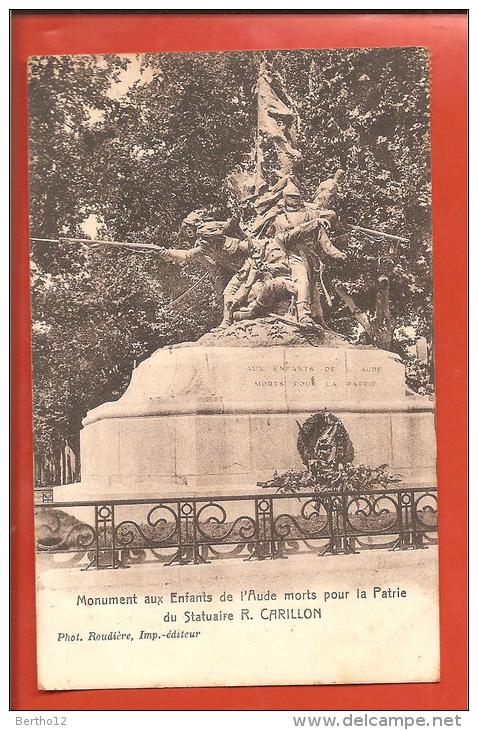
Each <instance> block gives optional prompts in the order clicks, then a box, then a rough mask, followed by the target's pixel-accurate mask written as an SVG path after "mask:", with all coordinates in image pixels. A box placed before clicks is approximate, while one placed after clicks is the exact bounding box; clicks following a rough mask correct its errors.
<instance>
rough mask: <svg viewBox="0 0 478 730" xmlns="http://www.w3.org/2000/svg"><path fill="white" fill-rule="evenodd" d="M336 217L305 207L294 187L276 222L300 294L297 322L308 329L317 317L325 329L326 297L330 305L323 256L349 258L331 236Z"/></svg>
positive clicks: (286, 192) (286, 193) (286, 195)
mask: <svg viewBox="0 0 478 730" xmlns="http://www.w3.org/2000/svg"><path fill="white" fill-rule="evenodd" d="M334 217H335V213H334V211H331V210H323V211H322V210H318V209H317V208H316V207H315V206H314V205H307V206H306V205H304V203H303V202H302V198H301V195H300V192H299V189H298V188H297V186H296V185H295V184H294V183H292V182H290V183H289V184H288V185H287V186H286V187H285V188H284V204H283V212H282V213H281V214H280V215H278V216H277V217H276V219H275V221H274V228H275V235H276V237H277V240H278V241H280V243H281V244H282V246H283V247H284V249H285V251H286V252H287V254H288V260H289V266H290V268H291V272H292V279H293V281H294V284H295V289H296V292H297V302H296V306H297V319H298V321H299V323H300V324H303V325H306V326H313V325H314V323H315V322H314V317H315V321H316V322H317V323H318V324H320V325H322V326H323V325H324V316H323V310H322V304H321V301H320V300H321V298H322V296H324V297H325V298H326V300H327V301H328V303H330V298H329V297H328V294H327V291H326V289H325V287H324V284H323V280H322V270H323V266H324V264H323V261H322V258H323V255H324V254H325V255H327V256H330V257H331V258H335V259H340V260H344V259H345V258H346V254H345V253H343V252H342V251H340V250H339V249H338V248H336V247H335V246H334V245H333V243H332V241H331V240H330V238H329V237H328V235H327V230H329V229H330V227H331V221H332V220H333V218H334Z"/></svg>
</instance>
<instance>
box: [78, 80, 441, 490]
mask: <svg viewBox="0 0 478 730" xmlns="http://www.w3.org/2000/svg"><path fill="white" fill-rule="evenodd" d="M259 81H260V83H259V88H260V93H259V94H258V104H259V112H258V118H259V133H258V134H259V142H261V140H262V141H263V140H264V139H266V138H267V140H268V142H269V144H273V145H274V146H275V150H276V168H275V171H274V175H275V182H272V179H271V174H269V179H267V171H266V170H265V169H263V167H262V165H263V161H262V160H263V157H258V161H257V169H256V182H255V189H254V190H253V191H252V193H251V191H250V190H249V191H248V194H247V195H245V196H244V197H243V198H242V200H241V201H239V203H238V206H237V210H236V211H234V213H233V215H232V216H231V218H230V219H228V220H227V221H216V220H214V219H213V217H212V216H210V215H208V214H207V212H206V211H201V210H196V211H193V213H191V214H190V215H189V216H188V217H187V218H186V219H185V220H184V221H183V224H182V226H181V230H180V236H179V240H180V241H182V242H183V245H184V247H183V248H177V249H172V248H171V249H159V248H158V251H159V254H160V255H161V256H162V258H163V259H165V260H167V261H170V262H173V263H180V264H182V263H187V262H188V261H191V260H195V261H199V262H201V263H202V264H203V265H204V267H205V268H206V270H207V271H208V272H209V274H210V275H211V277H212V281H213V284H214V287H215V290H216V295H217V297H218V299H219V300H220V301H222V304H223V314H222V320H221V323H220V325H219V326H218V327H217V328H216V329H213V330H212V331H211V332H209V333H206V334H205V335H204V336H203V337H202V338H200V339H199V340H198V341H197V342H194V343H181V344H177V345H173V346H171V347H165V348H162V349H160V350H158V351H156V352H155V353H154V354H153V355H151V357H149V358H148V359H147V360H145V361H144V362H142V363H141V364H140V365H139V366H138V367H137V368H135V370H134V371H133V374H132V378H131V382H130V384H129V387H128V388H127V390H126V392H125V393H124V395H123V396H122V397H121V398H120V399H119V400H118V401H116V402H112V403H104V404H103V405H101V406H99V407H98V408H95V409H94V410H92V411H90V412H89V413H88V415H87V416H86V418H85V419H84V422H83V430H82V432H81V461H82V485H81V497H82V498H83V499H85V498H98V497H99V496H101V498H103V497H109V498H128V497H129V498H134V497H151V498H156V497H161V496H164V497H174V496H183V495H185V496H193V495H202V496H203V495H207V494H211V495H213V494H214V495H229V494H241V493H251V492H254V491H257V489H258V487H257V483H258V482H263V481H267V480H269V479H270V478H271V477H272V475H273V474H274V472H282V471H286V470H289V469H300V468H301V467H302V463H301V459H300V455H299V453H298V450H297V436H298V431H299V429H300V427H301V425H302V424H303V423H304V422H305V421H306V420H307V419H308V418H309V417H310V416H312V415H313V414H317V413H321V412H323V411H327V412H329V413H331V414H333V415H334V416H335V417H337V418H338V419H340V422H341V424H343V427H344V428H345V429H346V432H347V434H348V438H349V439H350V442H351V444H352V446H353V454H354V459H355V462H356V463H365V464H368V465H371V466H378V465H380V464H388V465H389V466H390V468H391V470H392V471H393V472H394V473H398V474H400V475H401V477H402V480H403V481H404V483H409V484H413V485H420V484H431V483H434V482H435V454H434V448H435V433H434V408H433V402H432V401H431V400H430V399H429V398H428V397H423V396H422V397H420V396H417V395H414V394H412V393H411V392H410V391H409V389H408V388H407V386H406V384H405V368H404V364H403V363H402V362H401V361H400V358H399V357H398V356H397V355H395V354H393V353H391V352H389V351H387V350H385V349H381V348H380V347H377V346H376V345H377V343H382V342H386V341H388V339H389V337H388V334H387V332H385V336H384V331H385V330H386V325H387V323H388V322H389V320H390V317H389V312H387V306H386V305H387V302H385V305H384V306H383V307H382V316H381V318H380V328H381V329H379V328H377V337H376V338H375V339H374V336H373V331H372V330H370V331H369V335H370V339H371V340H372V342H373V343H374V344H373V345H370V346H357V345H356V346H353V345H351V344H349V343H348V342H347V341H346V340H345V338H343V337H341V336H340V335H338V334H336V333H334V332H332V331H331V330H330V329H329V328H328V327H327V325H326V318H325V317H324V308H325V307H326V306H327V305H329V306H330V304H331V298H330V295H329V293H328V292H327V288H326V286H325V283H324V277H323V271H324V268H325V266H326V265H327V260H328V258H330V257H331V258H336V259H345V258H346V253H345V252H344V251H342V250H340V249H339V248H338V247H336V246H335V245H334V243H333V242H332V241H333V238H334V231H335V229H336V226H337V214H336V210H335V203H336V200H337V194H338V190H339V187H340V181H341V179H342V177H343V174H344V171H343V170H337V172H336V174H335V175H334V176H333V177H332V178H330V179H329V180H325V181H323V182H322V183H321V184H320V185H319V187H318V188H317V191H316V194H315V196H314V199H313V201H311V202H309V203H307V202H304V201H303V199H302V196H301V192H300V185H299V182H298V179H297V176H296V167H297V161H298V160H299V159H300V152H299V151H298V150H297V149H296V142H295V132H294V120H295V113H294V111H293V110H291V109H290V108H288V107H287V105H286V104H285V102H284V99H285V98H286V97H285V94H284V93H283V90H282V93H281V92H280V91H279V90H278V89H277V86H276V85H275V82H274V79H273V76H272V75H271V73H270V71H268V70H267V69H266V68H265V67H263V68H262V69H261V74H260V79H259ZM259 148H260V144H258V149H259ZM269 173H270V171H269ZM390 238H394V237H393V236H390ZM380 281H381V285H380V286H381V297H382V299H381V301H382V302H383V301H385V300H386V297H387V292H388V289H387V283H388V282H387V277H386V275H383V276H382V277H381V280H380ZM344 296H346V295H344ZM348 300H350V297H349V298H348ZM348 300H347V301H348ZM348 306H349V307H350V309H351V311H352V312H353V311H354V310H353V304H352V305H351V304H350V303H349V301H348ZM376 319H378V318H376ZM387 338H388V339H387ZM77 494H79V490H77Z"/></svg>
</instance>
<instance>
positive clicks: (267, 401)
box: [81, 346, 436, 497]
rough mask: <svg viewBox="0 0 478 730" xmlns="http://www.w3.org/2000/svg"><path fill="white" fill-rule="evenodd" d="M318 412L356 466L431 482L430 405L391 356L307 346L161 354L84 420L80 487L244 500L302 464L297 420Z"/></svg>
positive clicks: (115, 493) (164, 351)
mask: <svg viewBox="0 0 478 730" xmlns="http://www.w3.org/2000/svg"><path fill="white" fill-rule="evenodd" d="M324 408H327V409H328V410H329V411H331V412H332V413H334V414H335V415H337V416H338V417H339V418H340V419H341V420H342V422H343V423H344V425H345V427H346V429H347V431H348V433H349V436H350V438H351V440H352V443H353V446H354V450H355V463H366V464H370V465H374V466H376V465H379V464H385V463H386V464H389V465H390V467H391V469H392V471H393V472H395V473H398V474H401V475H402V478H403V480H404V481H405V482H406V483H414V484H417V485H419V484H422V483H427V484H434V483H435V480H436V477H435V431H434V411H433V403H432V401H430V400H429V399H428V398H422V397H411V396H407V389H406V387H405V381H404V368H403V365H402V363H401V362H400V361H399V359H398V358H397V357H396V356H394V355H392V354H391V353H388V352H384V351H381V350H374V349H367V350H364V349H363V350H361V349H355V348H347V349H337V348H334V349H332V348H330V349H329V348H325V347H320V348H319V347H317V348H316V347H310V346H307V347H295V348H286V347H284V348H281V347H273V348H266V347H264V348H262V347H256V348H247V347H243V348H227V347H221V348H219V347H217V348H208V347H194V348H180V347H176V348H164V349H162V350H158V352H156V353H155V354H154V355H152V357H150V358H149V359H148V360H146V361H145V362H143V363H142V364H141V365H140V366H139V367H138V368H137V369H136V370H135V372H134V373H133V377H132V380H131V384H130V386H129V388H128V390H127V391H126V393H125V395H124V396H123V397H122V398H121V399H120V400H118V401H117V402H115V403H106V404H104V405H102V406H100V407H99V408H96V409H95V410H93V411H90V413H89V414H88V416H87V418H86V419H85V421H84V428H83V430H82V433H81V457H82V485H83V488H84V489H86V491H87V492H88V493H91V492H92V491H93V492H97V493H98V494H99V495H101V496H106V495H109V496H111V497H114V496H116V497H120V496H121V497H124V496H131V497H140V496H141V497H143V496H149V495H152V494H154V495H155V496H163V497H166V496H178V495H180V496H186V495H191V496H193V495H195V494H201V495H204V494H208V493H211V494H225V495H226V494H231V493H238V492H239V493H241V492H249V493H251V492H254V491H257V488H256V483H257V482H258V481H267V480H268V479H270V478H271V477H272V475H273V473H274V472H275V471H277V472H279V473H281V472H283V471H286V470H288V469H297V470H300V469H302V468H303V464H302V462H301V460H300V457H299V454H298V451H297V435H298V430H299V425H302V424H303V423H304V421H305V420H306V419H307V418H308V417H309V416H310V415H311V414H313V413H317V412H318V411H320V410H322V409H324ZM83 488H82V491H83Z"/></svg>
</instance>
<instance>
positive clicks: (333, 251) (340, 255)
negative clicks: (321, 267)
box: [319, 229, 347, 261]
mask: <svg viewBox="0 0 478 730" xmlns="http://www.w3.org/2000/svg"><path fill="white" fill-rule="evenodd" d="M319 243H320V246H321V248H322V251H323V252H324V253H326V254H327V256H330V258H332V259H340V260H341V261H344V260H345V259H346V258H347V254H346V253H345V252H344V251H341V250H340V249H338V248H336V246H334V244H333V243H332V241H331V240H330V238H329V237H328V235H327V233H326V232H325V230H324V229H322V231H321V232H320V239H319Z"/></svg>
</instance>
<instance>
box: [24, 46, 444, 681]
mask: <svg viewBox="0 0 478 730" xmlns="http://www.w3.org/2000/svg"><path fill="white" fill-rule="evenodd" d="M429 107H430V62H429V52H428V50H427V49H426V48H422V47H400V48H395V47H390V48H333V49H330V50H327V49H325V50H324V49H322V50H314V49H303V50H294V51H292V50H264V51H235V52H220V53H219V52H217V53H211V52H207V53H206V52H201V53H192V52H183V53H151V54H136V55H121V54H119V55H56V56H54V55H44V56H35V57H30V58H29V62H28V113H29V132H28V155H29V196H30V209H29V218H30V272H31V313H32V367H33V428H34V505H35V542H36V582H37V585H36V589H37V661H38V683H39V687H40V689H43V690H72V689H101V688H127V687H130V688H133V687H209V686H248V685H258V686H260V685H319V684H363V683H381V684H383V683H408V682H438V681H439V679H440V642H439V596H438V527H437V515H438V508H437V476H436V436H435V369H434V361H435V347H434V307H433V299H434V298H433V245H432V227H431V210H432V195H431V172H430V171H431V164H430V110H429Z"/></svg>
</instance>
